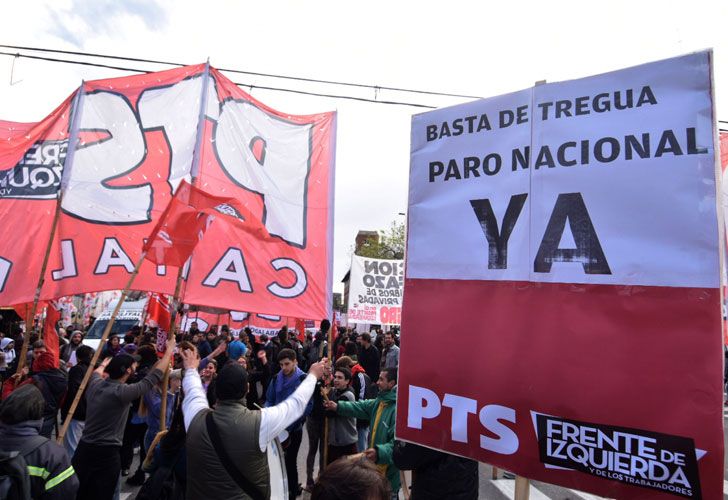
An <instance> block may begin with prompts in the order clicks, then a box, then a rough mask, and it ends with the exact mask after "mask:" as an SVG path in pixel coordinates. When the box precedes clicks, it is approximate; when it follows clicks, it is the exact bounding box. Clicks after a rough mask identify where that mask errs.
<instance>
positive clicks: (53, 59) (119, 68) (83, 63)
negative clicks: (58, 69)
mask: <svg viewBox="0 0 728 500" xmlns="http://www.w3.org/2000/svg"><path fill="white" fill-rule="evenodd" d="M1 46H2V45H0V47H1ZM0 55H5V56H10V57H24V58H26V59H37V60H40V61H49V62H57V63H65V64H77V65H81V66H92V67H96V68H106V69H113V70H117V71H128V72H133V73H151V71H149V70H145V69H139V68H129V67H122V66H112V65H109V64H101V63H93V62H89V61H76V60H70V59H59V58H56V57H46V56H34V55H30V54H20V53H12V52H2V51H0ZM233 83H234V84H235V85H239V86H241V87H248V88H250V89H251V90H252V89H262V90H272V91H276V92H289V93H293V94H301V95H310V96H317V97H330V98H333V99H347V100H350V101H360V102H370V103H373V104H389V105H396V106H411V107H415V108H426V109H435V108H436V107H437V106H429V105H427V104H419V103H413V102H402V101H383V100H379V99H368V98H366V97H356V96H350V95H340V94H324V93H320V92H307V91H304V90H296V89H290V88H284V87H268V86H263V85H253V84H250V83H244V82H233Z"/></svg>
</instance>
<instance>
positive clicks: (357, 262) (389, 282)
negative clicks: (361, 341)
mask: <svg viewBox="0 0 728 500" xmlns="http://www.w3.org/2000/svg"><path fill="white" fill-rule="evenodd" d="M403 278H404V261H402V260H387V259H372V258H369V257H360V256H358V255H354V256H352V259H351V275H350V280H349V304H348V306H349V307H348V312H347V314H348V316H347V319H348V322H349V323H374V324H380V325H398V324H400V322H401V316H402V289H403V286H404V281H403Z"/></svg>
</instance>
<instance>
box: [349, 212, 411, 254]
mask: <svg viewBox="0 0 728 500" xmlns="http://www.w3.org/2000/svg"><path fill="white" fill-rule="evenodd" d="M405 241H406V231H405V226H404V222H397V221H392V223H391V224H390V226H389V229H388V230H386V231H384V232H382V233H380V234H379V241H374V240H373V239H370V240H367V241H366V242H365V243H364V244H363V245H362V246H361V248H359V250H357V252H356V254H357V255H359V256H361V257H371V258H373V259H403V258H404V248H405Z"/></svg>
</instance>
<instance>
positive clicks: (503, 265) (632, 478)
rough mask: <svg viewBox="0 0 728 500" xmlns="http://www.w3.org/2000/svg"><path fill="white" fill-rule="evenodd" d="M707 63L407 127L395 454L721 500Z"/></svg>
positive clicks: (531, 92)
mask: <svg viewBox="0 0 728 500" xmlns="http://www.w3.org/2000/svg"><path fill="white" fill-rule="evenodd" d="M711 60H712V53H711V52H701V53H696V54H691V55H687V56H683V57H678V58H674V59H668V60H664V61H658V62H654V63H650V64H645V65H642V66H637V67H633V68H629V69H624V70H621V71H615V72H613V73H607V74H604V75H599V76H594V77H590V78H584V79H580V80H573V81H567V82H559V83H551V84H544V85H538V86H536V87H534V88H531V89H527V90H523V91H519V92H514V93H512V94H507V95H502V96H498V97H493V98H490V99H483V100H479V101H475V102H471V103H467V104H462V105H459V106H454V107H450V108H445V109H439V110H435V111H431V112H427V113H423V114H420V115H416V116H414V117H413V120H412V137H411V148H412V151H411V167H410V184H409V186H410V187H409V189H410V191H409V211H408V223H409V225H408V242H407V269H406V279H405V294H406V301H405V303H404V309H403V317H402V330H403V331H414V332H416V333H417V336H416V340H414V341H409V340H408V339H409V338H410V337H409V336H407V335H404V336H403V337H402V344H401V347H402V351H401V357H400V374H399V385H398V401H397V404H398V410H397V436H398V438H400V439H404V440H408V441H413V442H417V443H421V444H424V445H426V446H429V447H432V448H436V449H441V450H445V451H448V452H451V453H456V454H459V455H464V456H469V457H472V458H474V459H477V460H480V461H483V462H488V463H491V464H494V465H495V466H497V467H501V468H504V469H506V470H510V471H513V472H515V473H517V474H519V475H522V476H525V477H528V478H533V479H537V480H539V481H546V482H550V483H555V484H561V485H564V486H567V487H571V488H576V489H579V490H585V491H589V492H593V493H596V494H599V495H602V496H605V497H609V498H627V499H637V498H640V499H655V498H666V497H674V496H679V497H684V498H703V497H704V498H721V497H722V491H723V482H722V479H723V404H722V397H723V389H722V381H723V348H722V338H721V303H720V289H719V286H720V264H719V257H720V251H721V244H722V242H721V241H720V239H721V238H720V236H719V224H718V217H717V200H716V191H717V187H716V174H717V173H719V172H720V169H719V166H718V164H717V161H716V154H717V152H716V147H717V146H716V144H715V139H714V138H715V116H714V111H713V94H712V86H711V81H712V80H711V78H712V66H711ZM448 332H458V333H459V334H460V337H459V338H461V340H462V342H461V343H459V344H456V343H447V342H446V343H443V342H442V335H443V333H448ZM435 344H436V345H438V346H439V348H438V349H433V348H432V346H433V345H435ZM463 346H467V348H465V349H463Z"/></svg>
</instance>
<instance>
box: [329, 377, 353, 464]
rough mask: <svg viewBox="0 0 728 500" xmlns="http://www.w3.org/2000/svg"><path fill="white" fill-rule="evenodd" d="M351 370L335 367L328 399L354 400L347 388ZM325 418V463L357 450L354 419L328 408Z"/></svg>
mask: <svg viewBox="0 0 728 500" xmlns="http://www.w3.org/2000/svg"><path fill="white" fill-rule="evenodd" d="M350 383H351V371H349V369H348V368H337V369H336V371H334V390H333V391H331V394H330V395H329V399H330V400H331V401H335V402H336V403H339V402H341V401H349V402H352V403H353V402H354V401H355V400H356V397H355V396H354V393H353V392H352V391H351V389H350V388H349V384H350ZM326 418H328V419H329V442H328V453H327V455H328V456H327V465H328V464H330V463H331V462H334V461H335V460H337V459H339V458H341V457H344V456H346V455H354V454H355V453H356V452H357V449H356V443H357V441H358V437H359V434H358V433H357V430H356V419H355V418H354V417H344V416H342V415H337V414H336V412H335V411H331V410H328V411H327V412H326Z"/></svg>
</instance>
